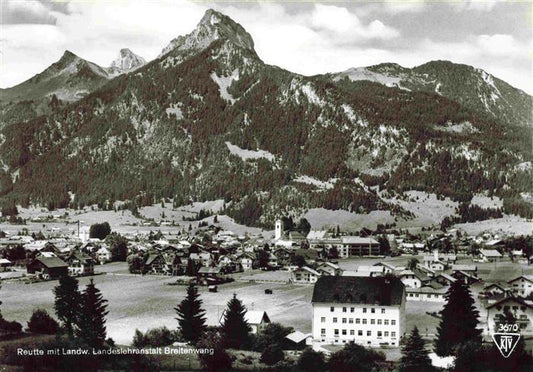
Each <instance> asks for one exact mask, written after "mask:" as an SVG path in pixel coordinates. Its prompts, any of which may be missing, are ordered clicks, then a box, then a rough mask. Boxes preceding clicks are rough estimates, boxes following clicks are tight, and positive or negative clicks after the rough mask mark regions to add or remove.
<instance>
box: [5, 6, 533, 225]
mask: <svg viewBox="0 0 533 372" xmlns="http://www.w3.org/2000/svg"><path fill="white" fill-rule="evenodd" d="M500 120H502V121H503V120H504V119H499V118H498V120H493V119H492V118H491V117H489V116H487V115H484V114H483V113H478V112H477V111H476V110H473V109H472V108H469V107H466V106H465V105H462V104H461V103H460V102H458V101H457V100H454V99H451V98H447V97H445V96H441V95H439V94H438V93H436V92H434V91H433V92H428V91H423V90H420V91H415V90H402V89H397V88H395V87H387V86H384V85H382V84H379V83H376V82H369V81H350V80H349V79H337V81H332V79H331V77H330V76H317V77H304V76H301V75H298V74H295V73H292V72H289V71H286V70H283V69H280V68H278V67H276V66H270V65H266V64H264V63H263V62H262V61H261V59H260V58H259V57H258V55H257V54H256V52H255V50H254V47H253V40H252V38H251V36H250V35H249V34H248V33H247V32H246V31H245V30H244V29H243V28H242V26H240V25H239V24H237V23H236V22H234V21H233V20H231V19H230V18H229V17H227V16H225V15H223V14H220V13H218V12H215V11H212V10H210V11H208V12H206V14H205V15H204V17H203V18H202V20H201V21H200V23H199V24H198V26H197V28H196V29H195V30H193V31H192V32H191V33H190V34H188V35H185V36H181V37H179V38H177V39H174V40H173V41H172V42H171V43H170V44H169V46H168V47H166V48H165V49H164V50H163V52H162V53H161V56H160V57H159V58H158V59H156V60H154V61H151V62H149V63H147V64H146V65H144V66H142V67H140V68H138V69H136V70H135V71H134V72H132V73H129V74H125V75H120V76H118V77H116V78H114V79H112V80H110V81H109V82H107V83H105V84H104V85H103V86H102V87H101V88H100V89H97V90H96V91H94V92H92V93H90V94H89V95H87V96H86V97H84V98H83V99H81V100H79V101H77V102H75V103H72V104H70V105H68V106H64V107H61V108H60V109H58V110H55V111H54V112H53V113H52V114H50V115H48V116H42V117H39V118H36V119H33V120H29V121H26V122H23V123H20V124H18V125H11V126H7V127H5V128H4V129H3V130H2V131H1V133H0V162H1V163H0V165H1V166H2V168H3V169H4V170H5V173H4V177H3V178H2V179H4V180H5V179H6V178H7V179H9V178H11V180H12V182H11V184H7V185H5V186H4V187H3V190H0V195H4V196H3V199H4V201H15V200H16V201H17V202H22V203H23V204H29V203H41V204H46V205H48V206H50V207H57V206H65V205H67V204H71V205H73V206H79V205H86V204H93V203H98V204H100V205H101V206H103V207H106V206H110V205H112V202H113V201H115V200H129V201H130V203H129V205H130V208H132V209H133V210H135V208H137V207H138V206H141V205H146V204H151V203H153V202H154V201H157V200H159V199H160V198H162V197H172V198H173V199H174V202H175V203H176V204H177V205H181V204H185V203H188V202H190V201H191V200H196V201H202V200H215V199H224V200H225V210H224V213H227V214H229V215H230V216H232V217H234V218H235V219H236V220H237V221H238V222H239V223H246V224H255V225H265V226H269V225H270V224H271V223H272V221H273V220H274V219H275V218H276V217H278V216H279V214H280V213H289V212H290V213H302V212H304V211H305V210H307V209H309V208H327V209H332V210H334V209H345V210H349V211H356V212H360V213H366V212H369V211H371V210H389V211H391V213H393V214H394V215H395V216H398V217H401V218H409V213H407V212H406V211H405V210H403V209H402V208H401V206H399V205H396V204H393V203H390V202H388V201H386V200H385V199H382V198H381V197H380V195H379V194H378V192H377V190H376V187H374V186H377V188H379V189H382V190H383V189H387V190H388V191H390V192H395V191H403V190H408V189H419V190H424V191H428V192H435V193H437V194H439V195H447V196H451V197H452V198H454V199H459V200H466V199H468V197H469V195H471V194H472V193H475V192H481V191H488V192H489V193H497V194H499V195H502V196H505V195H508V196H513V197H514V196H516V195H519V193H520V192H522V191H529V190H530V188H531V185H530V183H529V182H526V180H527V177H528V176H529V174H530V173H531V169H530V168H527V169H525V170H524V167H519V166H518V165H519V164H522V163H524V162H527V161H530V160H531V147H530V145H531V144H530V142H531V140H530V139H528V136H524V135H523V134H524V132H520V131H518V130H516V128H518V127H515V126H512V125H511V124H509V125H507V124H502V123H501V122H500ZM509 128H512V129H513V130H510V129H509ZM518 137H521V138H524V139H523V140H520V141H517V138H518ZM528 141H529V142H528ZM528 146H529V147H528ZM515 165H516V166H515ZM0 176H1V174H0Z"/></svg>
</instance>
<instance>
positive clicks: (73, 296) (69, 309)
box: [54, 275, 81, 336]
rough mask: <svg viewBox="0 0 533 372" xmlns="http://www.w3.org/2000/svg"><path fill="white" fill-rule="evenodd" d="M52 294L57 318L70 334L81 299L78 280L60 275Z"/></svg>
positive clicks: (70, 334) (71, 333)
mask: <svg viewBox="0 0 533 372" xmlns="http://www.w3.org/2000/svg"><path fill="white" fill-rule="evenodd" d="M54 295H55V301H54V308H55V311H56V315H57V318H58V319H59V320H60V321H61V322H62V323H63V326H64V327H65V330H66V331H67V334H68V335H69V336H72V335H73V334H74V325H75V324H76V321H77V319H76V317H77V315H78V312H79V307H80V300H81V293H80V290H79V288H78V280H77V279H76V278H73V277H71V276H68V275H65V276H62V277H61V278H60V279H59V285H58V286H57V287H55V288H54Z"/></svg>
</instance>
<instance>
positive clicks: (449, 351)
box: [435, 280, 481, 357]
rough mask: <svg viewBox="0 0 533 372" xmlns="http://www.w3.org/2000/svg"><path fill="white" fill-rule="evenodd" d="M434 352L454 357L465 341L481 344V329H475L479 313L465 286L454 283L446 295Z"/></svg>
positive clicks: (460, 282) (442, 355) (458, 282)
mask: <svg viewBox="0 0 533 372" xmlns="http://www.w3.org/2000/svg"><path fill="white" fill-rule="evenodd" d="M440 314H441V321H440V324H439V326H438V327H437V340H436V341H435V351H436V353H437V355H439V356H441V357H444V356H448V355H455V350H456V349H457V347H458V346H459V345H460V344H462V343H465V342H467V341H472V342H474V343H481V329H477V328H476V326H477V324H478V317H479V311H478V310H477V309H476V307H475V305H474V299H473V298H472V295H471V293H470V290H469V288H468V286H467V285H466V284H464V283H463V282H462V281H460V280H457V281H455V282H454V283H453V284H452V285H451V286H450V288H449V289H448V292H447V293H446V305H444V308H443V309H442V310H441V312H440Z"/></svg>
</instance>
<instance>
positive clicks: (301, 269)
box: [294, 266, 321, 276]
mask: <svg viewBox="0 0 533 372" xmlns="http://www.w3.org/2000/svg"><path fill="white" fill-rule="evenodd" d="M294 271H307V272H309V273H311V274H313V275H316V276H320V275H321V274H320V273H319V272H318V271H316V270H314V269H311V268H310V267H309V266H302V267H298V268H296V269H295V270H294Z"/></svg>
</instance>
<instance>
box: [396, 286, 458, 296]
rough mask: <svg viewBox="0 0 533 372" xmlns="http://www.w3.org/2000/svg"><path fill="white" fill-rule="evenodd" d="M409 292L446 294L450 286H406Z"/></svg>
mask: <svg viewBox="0 0 533 372" xmlns="http://www.w3.org/2000/svg"><path fill="white" fill-rule="evenodd" d="M406 291H407V293H420V294H446V292H447V291H448V287H446V286H441V287H437V288H435V287H433V286H427V285H425V286H423V287H420V288H406Z"/></svg>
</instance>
